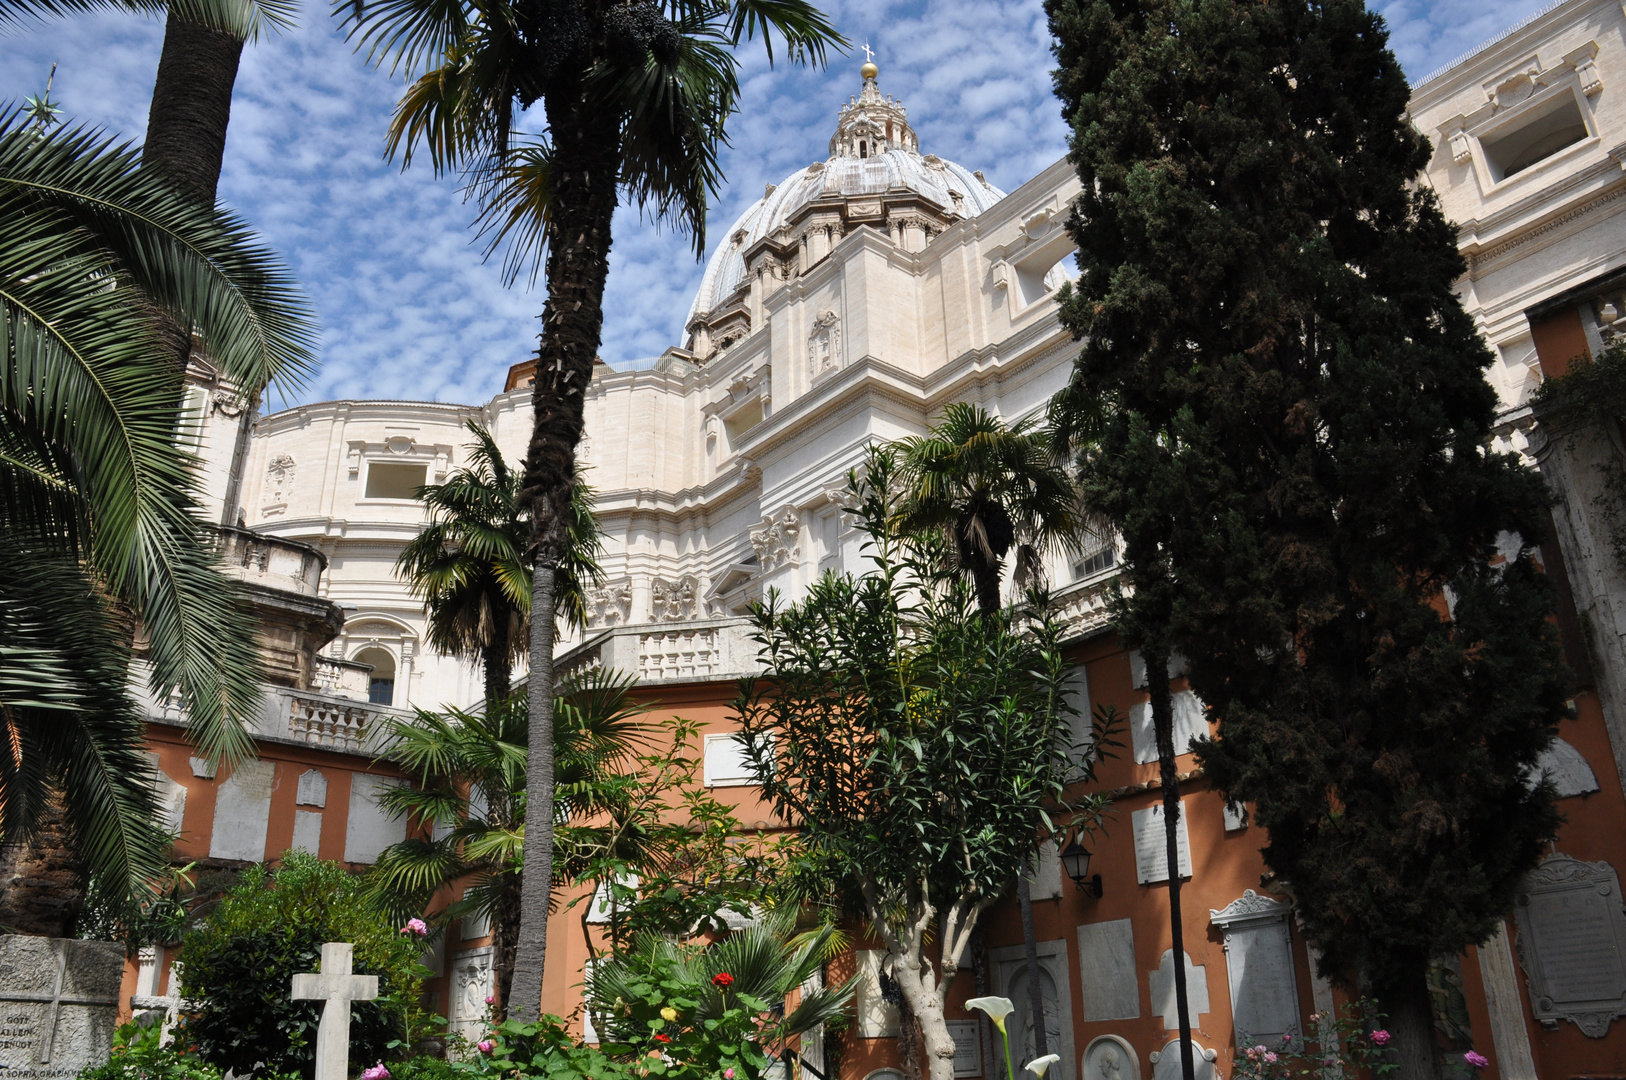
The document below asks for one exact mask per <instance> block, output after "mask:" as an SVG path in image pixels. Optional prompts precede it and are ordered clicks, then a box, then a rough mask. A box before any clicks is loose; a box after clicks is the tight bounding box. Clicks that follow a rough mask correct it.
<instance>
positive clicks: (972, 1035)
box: [948, 1020, 982, 1076]
mask: <svg viewBox="0 0 1626 1080" xmlns="http://www.w3.org/2000/svg"><path fill="white" fill-rule="evenodd" d="M948 1032H949V1038H951V1039H953V1040H954V1075H955V1076H981V1075H982V1040H981V1039H980V1038H979V1037H978V1034H977V1022H976V1021H975V1020H950V1021H949V1022H948Z"/></svg>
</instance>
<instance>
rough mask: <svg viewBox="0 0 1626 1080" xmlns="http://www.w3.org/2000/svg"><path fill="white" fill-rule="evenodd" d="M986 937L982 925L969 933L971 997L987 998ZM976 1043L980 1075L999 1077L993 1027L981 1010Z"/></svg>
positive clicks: (991, 1077)
mask: <svg viewBox="0 0 1626 1080" xmlns="http://www.w3.org/2000/svg"><path fill="white" fill-rule="evenodd" d="M987 937H988V935H987V934H985V933H984V932H983V929H982V924H981V923H978V925H977V927H976V929H974V930H972V931H971V943H970V946H969V948H970V949H971V989H972V991H973V992H972V996H973V997H987V996H988V952H987ZM977 1042H978V1044H979V1045H980V1046H981V1047H982V1075H983V1076H985V1077H987V1078H988V1080H993V1078H994V1077H996V1076H998V1075H999V1066H998V1065H997V1064H995V1060H994V1025H992V1024H990V1023H989V1022H988V1014H987V1013H985V1012H983V1011H982V1010H981V1009H978V1010H977Z"/></svg>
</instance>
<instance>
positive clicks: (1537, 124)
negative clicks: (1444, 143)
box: [1480, 93, 1590, 181]
mask: <svg viewBox="0 0 1626 1080" xmlns="http://www.w3.org/2000/svg"><path fill="white" fill-rule="evenodd" d="M1536 108H1537V109H1539V110H1540V111H1539V112H1538V113H1536V115H1534V116H1529V117H1526V118H1523V119H1522V120H1521V121H1516V122H1515V124H1514V125H1512V126H1510V129H1505V130H1501V131H1497V132H1495V133H1494V134H1487V135H1485V136H1483V137H1481V139H1480V146H1481V147H1483V148H1484V151H1485V161H1486V163H1488V164H1489V165H1490V167H1491V174H1492V176H1493V177H1494V178H1495V179H1496V180H1498V181H1501V180H1506V179H1507V178H1508V177H1510V176H1517V175H1518V174H1519V173H1521V172H1523V171H1524V170H1526V169H1528V168H1530V167H1531V166H1532V165H1535V164H1537V163H1539V162H1541V161H1545V160H1546V159H1547V158H1550V157H1552V156H1553V155H1554V154H1556V153H1558V152H1559V151H1560V150H1562V149H1564V148H1565V147H1567V146H1574V145H1575V144H1576V143H1578V142H1580V141H1581V140H1583V139H1585V138H1586V137H1587V136H1588V135H1589V134H1590V133H1589V132H1588V131H1587V126H1586V119H1585V118H1584V117H1582V115H1581V107H1580V105H1579V104H1577V102H1576V100H1575V95H1574V94H1569V93H1563V94H1560V95H1558V96H1557V97H1556V98H1555V100H1554V101H1553V104H1552V105H1550V106H1536Z"/></svg>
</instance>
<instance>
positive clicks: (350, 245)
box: [0, 0, 1541, 402]
mask: <svg viewBox="0 0 1626 1080" xmlns="http://www.w3.org/2000/svg"><path fill="white" fill-rule="evenodd" d="M1540 2H1541V0H1389V2H1387V3H1379V4H1378V8H1379V10H1380V11H1381V12H1382V13H1383V14H1384V16H1385V17H1386V18H1387V19H1388V21H1389V23H1390V26H1391V29H1392V31H1393V45H1394V48H1395V51H1396V53H1397V55H1398V56H1399V57H1400V59H1401V62H1402V64H1403V65H1404V66H1405V68H1406V70H1407V71H1408V72H1409V73H1410V74H1411V75H1412V76H1413V77H1420V76H1422V75H1424V74H1427V72H1429V71H1430V70H1432V69H1433V68H1434V67H1436V66H1438V65H1439V64H1442V63H1444V62H1446V61H1448V60H1450V59H1452V58H1453V57H1455V56H1456V55H1458V54H1460V53H1462V52H1464V51H1466V50H1468V49H1470V48H1473V47H1474V46H1475V45H1477V44H1479V43H1480V42H1482V41H1484V40H1485V39H1487V38H1489V37H1491V36H1492V35H1494V34H1495V33H1497V32H1498V31H1499V30H1501V29H1503V28H1504V27H1506V26H1508V25H1510V24H1512V23H1514V22H1516V21H1518V20H1519V19H1522V18H1524V17H1525V16H1527V15H1528V14H1530V13H1531V12H1532V11H1534V10H1536V8H1537V7H1538V6H1539V4H1540ZM827 10H828V11H829V13H830V15H831V16H832V18H833V19H834V21H835V22H836V24H837V25H838V26H839V27H840V28H841V29H842V31H843V32H844V33H846V34H847V36H848V37H849V38H851V39H852V40H853V42H854V43H855V44H862V43H863V42H865V41H868V42H869V43H870V44H871V45H872V46H874V48H875V50H876V62H877V63H878V64H879V65H880V67H881V78H880V83H881V87H882V89H883V91H884V92H886V93H889V94H893V95H896V96H897V97H899V98H900V99H901V100H903V101H904V102H905V103H906V104H907V105H908V107H909V110H910V122H911V123H912V124H913V125H914V127H915V129H916V131H917V132H918V134H919V136H920V144H921V149H922V151H924V152H926V153H936V154H938V155H940V156H943V157H946V158H950V159H952V160H955V161H958V162H960V163H961V164H963V165H965V166H966V167H967V168H972V169H982V170H983V171H984V172H985V173H986V174H987V176H988V178H989V180H990V181H991V182H993V183H995V184H997V185H998V186H1000V187H1002V188H1004V189H1005V190H1007V191H1009V190H1013V189H1015V188H1016V187H1017V186H1019V185H1020V184H1021V183H1022V182H1023V181H1025V180H1027V179H1028V178H1030V177H1032V176H1033V175H1034V174H1035V173H1037V172H1039V170H1041V169H1043V168H1044V167H1046V166H1047V165H1049V164H1050V163H1052V162H1053V161H1055V160H1056V159H1057V158H1058V157H1060V156H1061V155H1062V154H1063V153H1064V152H1065V151H1066V137H1067V131H1066V127H1065V126H1064V125H1063V124H1062V121H1061V116H1060V110H1059V106H1058V105H1057V102H1056V100H1055V98H1054V97H1052V96H1051V87H1050V72H1051V68H1052V66H1053V59H1052V57H1051V54H1050V40H1049V34H1048V31H1047V29H1046V24H1045V18H1044V11H1043V7H1042V4H1041V3H1040V0H1013V2H1005V3H989V2H987V0H937V2H933V3H930V4H928V3H926V2H925V0H911V2H900V0H862V2H861V0H835V2H833V3H830V4H829V5H828V6H827ZM162 40H163V28H162V24H161V23H159V22H156V21H151V20H142V19H140V18H137V17H134V16H123V15H99V16H95V17H89V18H79V19H72V20H65V21H61V22H51V23H44V24H40V25H38V26H37V27H34V28H32V29H30V30H28V31H26V32H24V33H20V34H12V35H8V36H0V101H4V100H18V99H20V98H22V97H23V96H25V95H28V94H32V93H35V92H37V91H38V90H39V89H40V88H41V87H42V86H43V85H44V82H45V76H46V73H47V71H48V70H49V69H50V65H51V63H52V62H53V61H58V62H59V63H60V67H59V69H58V72H57V77H56V87H55V90H54V91H53V97H55V98H57V99H58V100H60V101H61V102H62V103H63V104H64V105H65V106H66V109H67V113H68V115H70V116H72V117H74V118H76V119H78V120H80V121H83V122H88V123H93V124H97V125H101V126H103V127H104V128H105V129H107V130H108V131H109V132H112V133H117V134H118V135H119V136H120V137H121V138H128V139H133V140H139V139H140V137H141V135H142V132H143V131H144V130H145V127H146V120H147V105H148V100H149V98H150V97H151V93H152V81H153V75H154V72H155V71H156V69H157V64H158V54H159V51H160V48H161V45H162ZM743 55H744V59H745V66H744V69H743V70H742V72H741V84H742V87H743V97H742V101H741V112H740V114H739V115H738V116H736V117H734V118H733V120H732V122H731V124H730V134H731V136H732V139H733V146H732V147H731V148H729V149H727V150H725V151H724V153H723V155H722V163H723V166H724V170H725V172H726V174H727V176H728V178H729V182H728V185H727V187H726V188H725V189H724V190H723V191H722V192H721V193H720V194H719V196H718V197H717V200H716V203H715V205H714V206H713V207H712V211H711V219H710V223H709V232H708V238H709V239H710V241H711V242H712V243H713V244H715V243H716V242H717V241H719V240H720V239H722V238H724V237H726V236H727V233H728V226H729V224H730V223H731V222H732V221H733V220H734V219H735V217H737V216H738V215H739V213H741V212H742V211H743V210H744V209H745V208H746V207H748V206H749V205H750V204H751V203H752V202H753V201H755V200H756V199H757V198H759V197H760V196H761V194H762V190H763V186H764V185H765V184H768V183H778V182H779V181H780V180H782V179H783V178H784V177H785V176H786V175H788V174H789V173H791V172H792V171H794V170H796V169H798V168H801V167H802V166H804V165H806V164H808V163H809V162H811V161H814V160H822V159H823V158H824V157H825V155H826V153H827V152H828V149H827V146H828V141H829V137H830V133H831V131H832V130H833V128H834V123H835V114H836V109H837V107H838V106H839V105H840V104H841V103H843V102H845V101H846V99H847V98H848V97H849V96H851V95H852V94H854V93H856V92H857V91H858V88H859V80H858V75H857V67H858V64H859V63H860V60H861V57H858V56H856V55H855V56H848V57H836V58H835V59H834V61H833V64H832V67H831V68H830V69H829V70H828V71H807V70H803V69H798V68H790V67H786V66H784V64H783V62H782V61H781V64H780V66H779V67H777V68H775V69H772V70H770V69H769V68H768V65H767V64H766V62H765V61H764V59H763V57H762V51H761V48H760V46H746V47H745V49H744V54H743ZM400 89H401V82H400V80H399V79H396V80H393V81H392V80H391V79H390V78H389V77H388V76H387V73H384V72H379V71H375V70H373V69H371V68H369V67H368V66H367V65H366V64H365V62H364V60H363V58H361V57H358V56H356V55H355V54H354V53H353V52H352V51H351V49H350V47H349V46H348V45H347V44H346V43H345V42H344V41H343V40H341V38H340V37H339V34H338V33H337V30H336V28H335V24H334V23H333V21H332V20H331V18H330V17H329V16H328V14H327V7H326V5H325V4H324V3H314V2H313V3H312V4H309V5H307V8H306V10H305V13H304V15H303V22H302V25H301V26H300V28H299V29H298V30H296V31H295V32H293V33H292V34H290V35H288V36H286V37H283V38H273V39H271V40H270V41H266V42H262V43H260V44H257V45H251V46H249V47H248V48H247V49H245V50H244V54H243V64H242V69H241V71H240V73H239V75H238V80H237V90H236V94H235V97H234V101H233V108H232V120H231V129H230V133H229V136H228V140H227V146H226V163H225V172H224V175H223V177H222V182H221V197H222V198H223V199H225V200H226V201H227V202H228V203H230V204H231V205H232V206H233V207H234V208H236V209H237V210H238V211H239V212H240V213H242V214H243V215H244V216H245V217H246V218H248V220H250V221H252V222H253V223H254V224H255V226H256V227H257V228H258V229H260V231H261V232H262V233H263V234H264V235H265V237H266V240H267V242H268V243H270V244H271V245H272V246H273V247H275V248H277V249H278V250H279V251H281V252H283V253H284V255H285V256H286V257H287V259H288V260H289V262H290V264H291V265H292V266H293V268H294V270H295V272H296V273H297V274H298V276H299V278H300V280H301V281H303V282H304V284H305V287H306V289H307V291H308V292H309V293H310V295H311V297H312V299H313V301H314V302H315V304H316V307H317V309H318V310H319V312H320V314H321V318H322V325H323V345H324V350H323V351H324V355H325V364H324V367H323V369H322V371H321V372H320V374H319V375H318V376H317V377H316V379H315V380H314V381H313V382H312V384H311V385H310V386H309V387H307V388H306V389H305V390H304V391H302V392H301V393H299V394H298V395H296V397H295V400H299V401H311V400H322V399H324V398H334V397H402V398H414V399H427V400H441V401H470V402H474V401H483V400H485V399H486V398H488V397H489V396H490V395H491V394H492V393H494V392H495V391H496V390H498V389H499V388H500V387H501V384H502V378H503V374H504V372H505V371H506V370H507V368H508V366H509V365H510V364H512V363H515V362H517V361H520V360H523V359H524V358H525V357H526V356H528V355H529V354H530V353H531V351H532V350H533V349H534V348H535V336H536V333H537V329H538V326H537V322H536V315H537V313H538V312H539V311H540V310H541V304H542V294H541V290H540V289H537V290H532V291H527V290H526V289H525V288H523V283H522V284H521V286H518V287H515V288H504V287H503V285H502V282H501V278H500V273H499V270H500V266H499V265H498V263H497V261H496V260H493V262H491V263H486V262H484V261H483V260H482V258H481V249H480V247H478V246H476V245H475V244H474V243H473V234H472V232H471V231H470V230H469V228H468V224H469V221H470V220H471V218H472V216H473V208H472V207H471V206H469V205H467V204H465V203H464V202H463V200H462V197H461V195H460V194H459V192H458V190H457V186H456V183H455V181H454V180H453V179H451V178H439V179H437V178H436V177H434V176H433V175H432V173H431V171H430V169H429V167H428V163H427V161H422V162H416V163H414V165H413V166H412V168H411V169H409V170H407V171H406V172H404V173H403V172H402V171H401V170H400V169H399V168H398V166H396V165H391V164H388V163H386V162H384V160H383V156H382V155H383V149H384V132H385V129H386V127H387V125H388V122H389V116H390V111H391V107H392V106H393V104H394V102H395V99H396V97H397V96H398V94H399V92H400ZM615 235H616V240H615V245H614V248H613V249H612V251H611V269H610V281H609V286H608V294H607V296H606V311H607V312H608V313H609V317H608V318H607V320H606V323H605V329H604V346H603V349H602V353H603V355H604V357H605V358H606V359H608V360H610V361H612V362H615V363H618V364H624V363H628V362H632V361H634V360H636V359H638V358H641V357H649V356H653V355H655V354H657V353H659V352H660V351H662V350H663V349H665V348H666V347H667V346H668V345H671V344H675V343H677V342H678V341H679V339H680V335H681V333H682V323H683V319H684V316H685V315H686V314H687V312H688V307H689V303H690V301H691V299H692V298H693V296H694V292H695V290H696V289H697V288H698V286H699V281H700V274H701V270H702V267H701V265H700V264H698V263H697V262H696V261H695V258H694V254H693V251H692V246H691V244H690V241H689V238H688V237H686V236H682V235H679V234H677V233H675V232H674V231H673V230H672V229H670V228H666V229H658V228H656V227H655V226H654V225H652V224H651V223H649V222H647V221H641V220H640V219H639V217H638V215H637V214H636V213H635V212H631V211H628V210H625V209H623V211H622V212H620V213H619V214H618V215H617V217H616V221H615Z"/></svg>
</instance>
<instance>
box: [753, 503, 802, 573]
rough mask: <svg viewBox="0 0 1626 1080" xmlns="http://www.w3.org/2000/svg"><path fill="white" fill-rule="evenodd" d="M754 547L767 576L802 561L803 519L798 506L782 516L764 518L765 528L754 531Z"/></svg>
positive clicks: (758, 563) (784, 510) (785, 510)
mask: <svg viewBox="0 0 1626 1080" xmlns="http://www.w3.org/2000/svg"><path fill="white" fill-rule="evenodd" d="M751 547H752V548H754V549H755V550H756V553H757V565H759V566H761V567H762V572H763V573H765V574H766V573H769V572H770V571H773V570H777V569H779V567H781V566H786V565H792V566H794V565H795V564H796V563H798V562H800V561H801V560H802V520H801V517H800V516H799V515H798V514H797V513H796V509H795V507H790V506H787V507H785V509H783V510H781V511H780V512H779V513H778V514H770V515H768V516H767V517H765V518H763V519H762V528H760V529H752V530H751Z"/></svg>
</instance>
